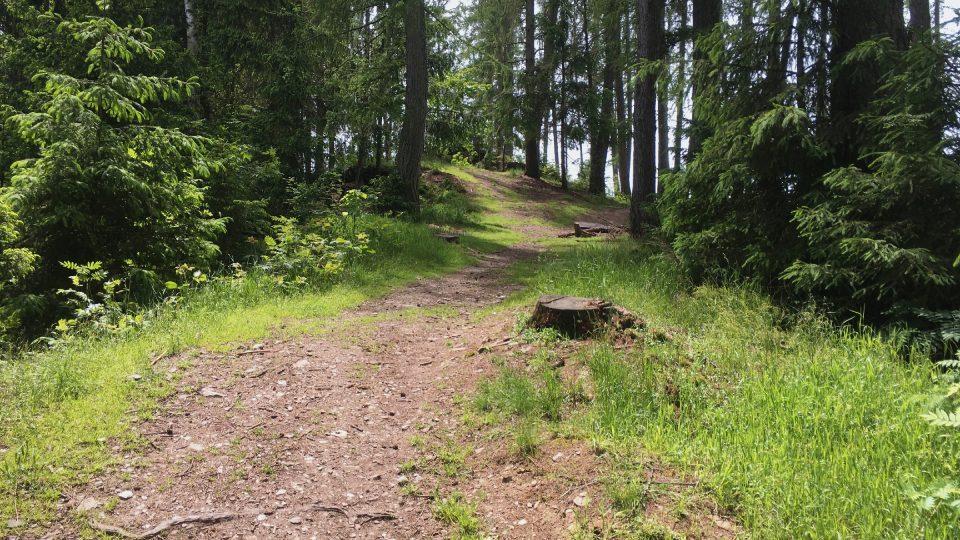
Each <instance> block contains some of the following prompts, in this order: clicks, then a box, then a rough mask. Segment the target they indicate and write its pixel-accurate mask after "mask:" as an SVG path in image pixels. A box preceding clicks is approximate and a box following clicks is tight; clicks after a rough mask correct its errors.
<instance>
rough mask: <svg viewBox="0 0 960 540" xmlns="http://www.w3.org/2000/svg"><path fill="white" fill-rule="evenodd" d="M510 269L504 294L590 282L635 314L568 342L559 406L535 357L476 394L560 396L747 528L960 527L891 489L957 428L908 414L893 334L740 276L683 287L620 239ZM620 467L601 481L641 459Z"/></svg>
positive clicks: (938, 454) (911, 405)
mask: <svg viewBox="0 0 960 540" xmlns="http://www.w3.org/2000/svg"><path fill="white" fill-rule="evenodd" d="M517 275H518V278H519V279H520V280H521V281H523V282H525V283H526V284H527V285H529V286H530V289H529V290H528V291H527V292H525V293H523V294H522V295H521V296H519V297H517V298H514V299H513V301H514V302H517V303H521V302H522V303H524V304H529V303H530V302H531V301H532V300H533V298H534V297H535V296H536V295H538V294H541V293H556V294H571V295H581V296H602V297H605V298H608V299H610V300H613V301H615V302H617V303H619V304H622V305H624V306H625V307H627V308H629V309H632V310H635V311H636V312H637V313H639V314H641V315H642V316H643V317H644V318H645V319H646V320H647V321H648V323H649V326H648V330H647V331H646V333H645V334H643V335H642V338H643V339H642V343H643V345H642V346H641V347H637V348H633V349H630V350H627V351H623V350H615V349H614V348H613V347H612V346H610V345H607V344H604V343H598V344H596V345H594V346H591V347H589V348H588V349H587V350H586V351H585V352H583V353H582V356H581V357H580V358H579V361H581V362H582V363H583V365H584V366H585V368H586V371H587V372H588V373H589V377H588V381H587V383H586V384H587V386H588V389H587V395H589V397H590V399H589V400H588V401H587V403H586V404H584V405H582V406H578V407H566V409H560V408H559V406H558V405H557V403H556V402H557V400H558V399H566V400H567V401H568V402H569V400H570V398H569V397H565V396H571V395H575V394H577V392H571V391H570V390H565V389H566V388H569V383H566V382H556V381H553V380H551V378H550V377H552V375H549V372H545V371H544V370H543V369H539V368H538V369H531V370H529V373H528V374H527V375H526V376H527V377H529V378H530V380H529V381H528V382H524V381H523V380H522V377H519V376H518V374H517V373H515V372H505V373H503V374H502V375H501V376H500V378H499V379H498V380H496V381H494V382H491V383H489V384H488V385H486V386H484V387H483V390H482V391H481V394H480V396H479V398H478V399H479V402H480V404H481V405H482V406H483V407H484V408H487V409H499V410H502V411H505V412H507V413H510V414H512V415H514V416H516V417H518V418H527V419H529V418H535V419H541V418H546V419H548V420H549V421H555V420H553V419H552V418H551V417H553V416H555V415H556V414H557V411H559V410H567V409H569V412H565V413H564V418H563V423H564V427H563V428H562V429H564V430H565V431H568V432H573V433H577V434H578V436H580V437H583V438H585V439H588V440H591V441H593V442H594V444H596V445H599V446H604V447H608V448H614V449H618V450H617V452H626V453H628V454H629V453H631V452H633V453H640V452H643V453H653V454H655V455H657V456H659V458H660V459H662V460H664V461H667V462H669V463H672V464H673V465H674V466H676V467H678V468H679V469H681V471H682V472H685V473H692V474H696V475H698V476H700V477H701V478H702V480H703V486H704V489H705V490H706V491H707V492H708V493H709V494H710V496H711V497H712V498H714V499H715V500H716V501H717V502H718V503H719V504H720V506H721V508H724V509H726V511H727V512H730V513H733V514H734V515H736V516H738V518H739V520H740V521H741V522H742V524H743V526H744V528H745V529H746V530H747V531H748V532H750V533H752V534H753V535H754V536H756V537H757V538H799V537H806V538H826V537H832V538H947V537H955V536H956V535H957V534H958V532H960V531H958V529H960V527H958V524H957V520H956V516H955V515H953V514H950V513H947V512H943V513H929V512H925V511H923V510H921V509H920V508H919V507H918V506H917V505H916V504H915V503H914V502H912V501H911V500H910V499H909V498H908V497H907V496H906V494H905V486H908V485H911V484H912V485H921V486H923V485H926V484H927V483H929V482H931V481H933V480H935V479H937V478H939V477H953V478H955V477H956V476H957V460H956V455H957V452H958V450H960V441H958V438H957V437H955V436H953V435H950V436H948V437H943V436H940V435H941V434H940V433H939V432H937V431H936V430H935V429H934V428H931V427H930V426H929V425H927V424H926V423H925V422H924V421H923V420H922V419H921V417H920V415H921V413H923V412H924V411H925V405H924V404H925V402H926V396H927V395H928V394H929V393H930V392H931V391H932V390H933V388H934V387H933V384H934V383H933V381H934V372H933V369H932V368H931V366H930V363H929V362H926V361H923V359H917V360H916V361H913V362H907V361H904V360H903V359H901V358H899V357H898V355H897V350H898V347H897V343H896V342H895V340H894V339H892V338H889V337H884V336H881V335H878V334H877V333H875V332H871V331H868V330H863V331H857V332H855V331H850V330H844V331H838V330H837V329H835V328H833V327H831V326H830V325H828V324H826V323H824V322H823V321H822V320H820V319H818V318H817V317H815V316H813V315H800V316H793V317H791V319H790V320H789V321H787V320H785V315H784V313H782V312H780V311H779V310H778V309H776V308H775V307H773V306H772V305H771V304H770V303H769V302H768V300H767V299H766V298H764V296H762V295H760V294H757V293H755V292H752V291H750V290H749V289H745V288H742V287H738V288H723V287H699V288H696V289H691V288H690V287H689V286H688V284H686V283H684V282H683V281H682V280H681V279H680V278H679V277H678V275H679V273H678V270H677V268H676V267H675V266H674V264H673V263H672V262H671V261H670V260H669V259H668V258H667V257H665V256H663V255H659V254H657V253H656V251H654V250H653V249H648V248H640V247H638V246H637V245H636V244H634V243H631V242H628V241H624V242H604V243H599V242H598V243H588V244H585V245H581V246H579V247H576V248H571V249H569V250H567V251H563V252H560V253H559V254H557V255H556V256H555V257H554V258H553V259H552V260H550V261H549V263H548V264H545V263H544V262H543V261H541V262H539V263H538V264H536V265H526V266H524V267H521V268H520V269H519V270H518V271H517ZM534 367H536V366H534ZM531 373H532V374H531ZM522 438H523V435H522V434H519V435H518V439H522ZM638 457H639V456H638ZM624 461H625V462H629V461H631V460H629V459H626V460H624ZM639 461H642V459H640V460H639ZM623 467H624V468H623V470H622V471H621V472H620V473H619V474H614V475H613V476H614V483H617V482H619V483H623V484H624V486H625V485H628V484H629V483H630V479H631V473H633V474H636V475H639V474H641V471H635V470H632V469H631V468H630V467H629V466H628V465H624V466H623ZM624 486H617V485H613V486H611V489H612V490H614V491H616V490H618V489H621V488H623V487H624ZM640 512H642V509H641V510H640Z"/></svg>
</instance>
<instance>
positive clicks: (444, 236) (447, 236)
mask: <svg viewBox="0 0 960 540" xmlns="http://www.w3.org/2000/svg"><path fill="white" fill-rule="evenodd" d="M433 236H435V237H437V238H439V239H441V240H443V241H445V242H447V243H449V244H459V243H460V235H459V234H454V233H436V234H434V235H433Z"/></svg>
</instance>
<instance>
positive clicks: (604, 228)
mask: <svg viewBox="0 0 960 540" xmlns="http://www.w3.org/2000/svg"><path fill="white" fill-rule="evenodd" d="M622 230H623V229H621V228H620V227H615V226H612V225H604V224H603V223H590V222H587V221H577V222H574V224H573V235H574V236H576V237H577V238H592V237H594V236H598V235H601V234H613V233H617V232H621V231H622Z"/></svg>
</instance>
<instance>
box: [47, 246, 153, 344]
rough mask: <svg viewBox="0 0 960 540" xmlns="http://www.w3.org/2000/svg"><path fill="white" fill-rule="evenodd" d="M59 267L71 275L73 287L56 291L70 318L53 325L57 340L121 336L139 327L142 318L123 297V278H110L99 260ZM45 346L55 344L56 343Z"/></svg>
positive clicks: (66, 263)
mask: <svg viewBox="0 0 960 540" xmlns="http://www.w3.org/2000/svg"><path fill="white" fill-rule="evenodd" d="M60 264H61V265H62V266H63V267H64V268H66V269H67V270H71V271H72V272H74V274H73V275H72V276H70V282H71V283H72V285H73V287H72V288H69V289H60V290H58V291H57V294H59V295H61V296H62V297H64V304H65V305H66V306H67V307H69V308H71V310H72V315H73V316H72V318H69V319H60V321H59V322H58V323H57V326H56V329H55V335H56V336H57V338H58V339H59V340H63V339H69V338H71V337H73V336H75V335H87V334H125V333H128V332H132V331H134V330H137V329H139V328H141V327H142V326H143V324H144V318H143V315H142V314H141V313H138V312H137V311H138V307H137V305H136V304H134V303H132V302H130V301H129V299H128V298H126V297H127V293H128V289H127V287H126V285H127V280H126V279H123V278H113V279H110V274H109V273H108V272H107V271H106V270H104V268H103V263H101V262H100V261H95V262H90V263H86V264H77V263H73V262H62V263H60ZM48 343H49V344H51V345H55V344H56V341H51V340H48Z"/></svg>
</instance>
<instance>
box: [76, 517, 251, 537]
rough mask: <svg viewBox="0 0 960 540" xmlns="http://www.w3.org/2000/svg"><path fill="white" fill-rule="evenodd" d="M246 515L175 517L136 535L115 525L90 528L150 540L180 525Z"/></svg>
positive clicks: (92, 524)
mask: <svg viewBox="0 0 960 540" xmlns="http://www.w3.org/2000/svg"><path fill="white" fill-rule="evenodd" d="M245 515H246V514H206V515H195V516H183V517H180V516H174V517H172V518H170V519H168V520H166V521H164V522H163V523H160V524H159V525H157V526H156V527H154V528H152V529H150V530H149V531H146V532H143V533H135V532H131V531H128V530H126V529H124V528H123V527H115V526H113V525H107V524H105V523H100V522H98V521H92V522H91V523H90V527H91V528H93V529H96V530H98V531H101V532H104V533H107V534H112V535H114V536H120V537H122V538H129V539H131V540H146V539H148V538H153V537H155V536H158V535H160V534H162V533H164V532H166V531H167V530H169V529H171V528H173V527H177V526H179V525H186V524H188V523H206V524H213V523H222V522H224V521H230V520H231V519H236V518H238V517H243V516H245Z"/></svg>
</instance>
